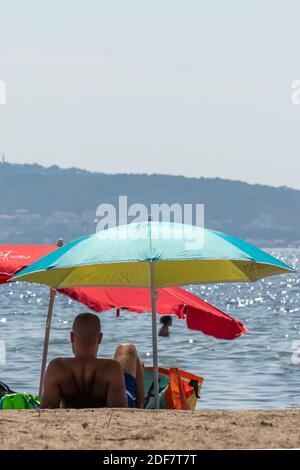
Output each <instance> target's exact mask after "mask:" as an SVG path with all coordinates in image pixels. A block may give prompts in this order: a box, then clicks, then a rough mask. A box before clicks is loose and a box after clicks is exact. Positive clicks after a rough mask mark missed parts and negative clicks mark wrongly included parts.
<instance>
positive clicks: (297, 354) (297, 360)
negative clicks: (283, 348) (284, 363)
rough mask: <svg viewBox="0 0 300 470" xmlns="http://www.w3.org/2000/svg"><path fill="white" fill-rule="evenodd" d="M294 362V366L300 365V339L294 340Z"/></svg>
mask: <svg viewBox="0 0 300 470" xmlns="http://www.w3.org/2000/svg"><path fill="white" fill-rule="evenodd" d="M292 351H293V352H292V364H294V366H299V365H300V340H295V341H293V342H292Z"/></svg>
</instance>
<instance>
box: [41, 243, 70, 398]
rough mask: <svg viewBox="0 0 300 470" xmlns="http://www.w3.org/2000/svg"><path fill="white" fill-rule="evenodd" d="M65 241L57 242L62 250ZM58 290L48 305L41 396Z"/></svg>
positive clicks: (52, 290) (51, 296) (53, 291)
mask: <svg viewBox="0 0 300 470" xmlns="http://www.w3.org/2000/svg"><path fill="white" fill-rule="evenodd" d="M63 244H64V241H63V240H62V238H59V239H58V240H57V242H56V246H58V248H60V247H61V246H63ZM55 295H56V290H55V289H50V298H49V304H48V313H47V320H46V326H45V337H44V350H43V358H42V367H41V376H40V387H39V396H40V397H41V396H42V391H43V381H44V375H45V370H46V365H47V357H48V346H49V337H50V330H51V321H52V313H53V306H54V301H55Z"/></svg>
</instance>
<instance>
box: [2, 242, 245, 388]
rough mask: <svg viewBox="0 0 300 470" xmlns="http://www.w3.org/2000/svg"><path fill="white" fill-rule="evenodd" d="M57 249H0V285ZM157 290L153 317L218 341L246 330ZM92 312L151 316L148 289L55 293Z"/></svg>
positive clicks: (193, 300) (181, 296)
mask: <svg viewBox="0 0 300 470" xmlns="http://www.w3.org/2000/svg"><path fill="white" fill-rule="evenodd" d="M62 243H63V242H62V241H58V243H57V245H0V284H5V283H7V282H9V280H10V278H11V277H12V276H13V275H14V274H16V273H17V272H18V271H20V270H22V269H23V268H25V267H27V266H29V265H30V264H32V263H33V262H35V261H37V260H38V259H39V258H41V257H43V256H45V255H47V254H49V253H51V252H52V251H54V250H55V249H57V247H58V246H61V244H62ZM157 290H158V299H157V313H158V314H160V315H176V316H177V317H178V318H179V319H181V320H183V319H186V323H187V327H188V328H190V329H192V330H197V331H201V332H202V333H204V334H206V335H209V336H214V337H215V338H218V339H224V340H233V339H235V338H238V337H239V336H241V335H242V334H244V333H245V332H246V331H247V330H246V328H245V327H244V326H243V325H242V323H240V322H239V321H238V320H236V319H234V318H232V317H230V316H229V315H227V314H226V313H224V312H222V311H221V310H219V309H217V308H216V307H214V306H213V305H210V304H209V303H207V302H205V301H204V300H202V299H200V298H199V297H197V296H196V295H194V294H192V293H191V292H188V291H186V290H185V289H182V288H181V287H165V288H160V289H157ZM57 292H59V293H61V294H64V295H67V296H69V297H71V298H72V299H74V300H76V301H78V302H80V303H81V304H83V305H85V306H87V307H88V308H90V309H92V310H94V311H95V312H104V311H107V310H112V309H117V312H119V311H120V309H124V310H128V311H131V312H135V313H143V312H151V310H152V305H151V298H150V296H149V289H147V288H145V289H143V288H131V287H76V288H67V289H58V290H57ZM55 293H56V291H55V290H54V289H51V290H50V300H49V307H48V315H47V321H46V329H45V340H44V353H43V361H42V370H41V380H40V393H41V384H42V380H43V375H44V372H45V368H46V362H47V354H48V343H49V334H50V328H51V318H52V310H53V305H54V300H55Z"/></svg>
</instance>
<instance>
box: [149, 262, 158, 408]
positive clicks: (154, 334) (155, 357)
mask: <svg viewBox="0 0 300 470" xmlns="http://www.w3.org/2000/svg"><path fill="white" fill-rule="evenodd" d="M150 277H151V303H152V349H153V383H154V401H155V408H156V409H157V410H158V409H159V381H158V349H157V314H156V299H157V290H156V288H155V272H154V261H150Z"/></svg>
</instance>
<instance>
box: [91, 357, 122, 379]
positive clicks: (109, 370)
mask: <svg viewBox="0 0 300 470" xmlns="http://www.w3.org/2000/svg"><path fill="white" fill-rule="evenodd" d="M97 369H98V370H99V371H101V372H103V373H105V374H107V375H112V374H121V373H122V370H123V369H122V367H121V365H120V363H119V362H118V361H116V360H115V359H97Z"/></svg>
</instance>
